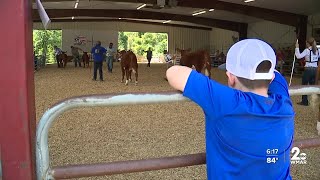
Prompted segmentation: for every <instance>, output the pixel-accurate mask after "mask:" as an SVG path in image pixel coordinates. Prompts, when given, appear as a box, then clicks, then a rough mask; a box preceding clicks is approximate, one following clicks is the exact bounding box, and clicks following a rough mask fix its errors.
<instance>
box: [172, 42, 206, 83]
mask: <svg viewBox="0 0 320 180" xmlns="http://www.w3.org/2000/svg"><path fill="white" fill-rule="evenodd" d="M177 51H178V52H180V53H181V59H180V65H181V66H187V67H190V68H193V67H194V68H195V69H196V70H197V72H199V73H201V71H202V70H204V72H205V75H206V76H208V77H209V78H210V77H211V72H210V71H211V58H210V54H209V52H208V51H205V50H198V51H195V52H190V51H191V49H190V48H189V49H186V50H182V49H179V48H177Z"/></svg>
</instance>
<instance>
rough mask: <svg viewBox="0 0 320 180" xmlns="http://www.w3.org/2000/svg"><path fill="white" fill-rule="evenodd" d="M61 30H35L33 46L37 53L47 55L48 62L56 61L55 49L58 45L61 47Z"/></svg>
mask: <svg viewBox="0 0 320 180" xmlns="http://www.w3.org/2000/svg"><path fill="white" fill-rule="evenodd" d="M61 44H62V31H61V30H33V46H34V51H35V54H36V55H38V56H39V55H41V56H42V55H44V56H46V59H47V63H54V62H55V57H54V49H53V46H54V45H56V46H58V47H61Z"/></svg>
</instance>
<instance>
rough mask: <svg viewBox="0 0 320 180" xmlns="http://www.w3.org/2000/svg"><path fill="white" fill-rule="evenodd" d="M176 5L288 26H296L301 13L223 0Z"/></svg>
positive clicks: (188, 0)
mask: <svg viewBox="0 0 320 180" xmlns="http://www.w3.org/2000/svg"><path fill="white" fill-rule="evenodd" d="M178 6H181V7H193V8H206V9H211V8H213V9H216V10H223V11H229V12H233V13H238V14H243V15H247V16H252V17H256V18H260V19H264V20H268V21H272V22H277V23H280V24H286V25H290V26H294V27H295V26H296V24H297V23H298V21H299V19H300V18H301V16H303V15H299V14H294V13H289V12H283V11H277V10H273V9H266V8H260V7H254V6H248V5H242V4H235V3H229V2H224V1H211V0H197V1H190V0H187V1H179V3H178Z"/></svg>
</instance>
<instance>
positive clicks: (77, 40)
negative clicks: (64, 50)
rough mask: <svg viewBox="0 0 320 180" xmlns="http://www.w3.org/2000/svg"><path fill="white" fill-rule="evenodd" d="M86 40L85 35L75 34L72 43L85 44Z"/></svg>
mask: <svg viewBox="0 0 320 180" xmlns="http://www.w3.org/2000/svg"><path fill="white" fill-rule="evenodd" d="M87 42H88V40H87V38H86V37H85V36H76V37H75V38H74V43H73V44H74V45H86V44H87Z"/></svg>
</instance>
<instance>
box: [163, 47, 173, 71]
mask: <svg viewBox="0 0 320 180" xmlns="http://www.w3.org/2000/svg"><path fill="white" fill-rule="evenodd" d="M163 54H164V60H165V61H166V63H167V68H169V67H171V66H173V65H174V62H173V58H172V56H171V55H170V54H169V52H168V51H167V50H164V51H163Z"/></svg>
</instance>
